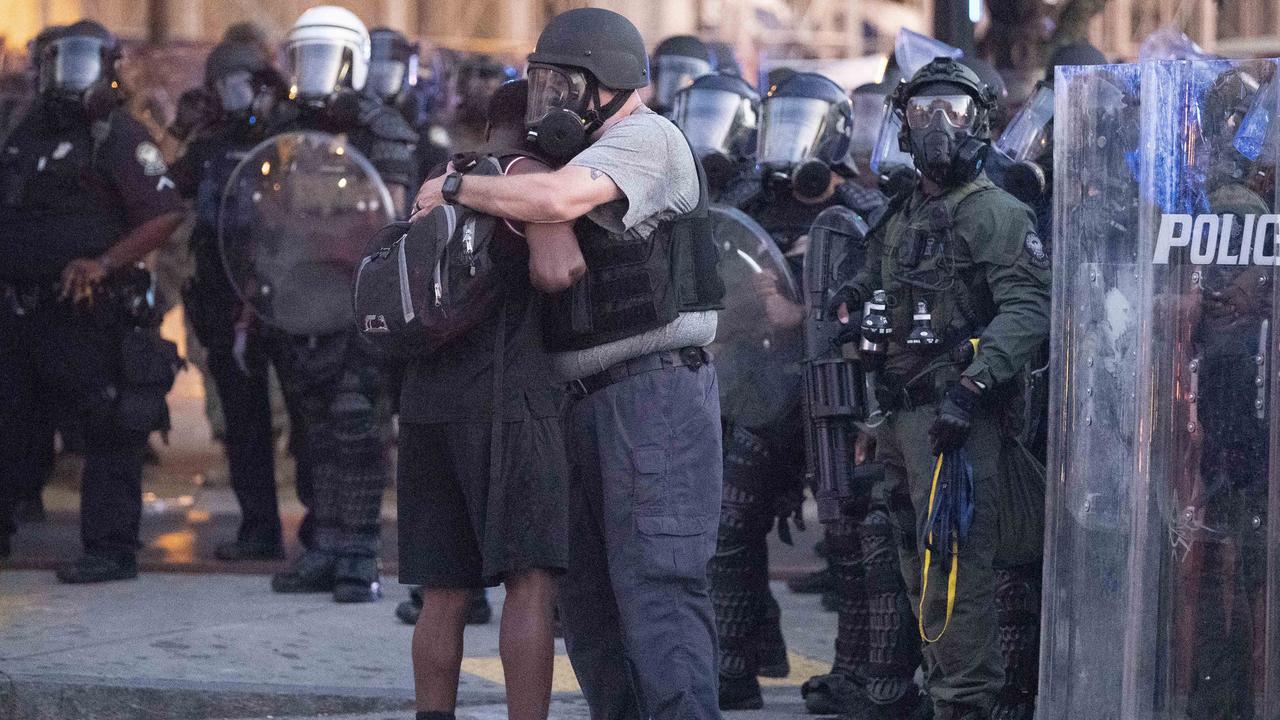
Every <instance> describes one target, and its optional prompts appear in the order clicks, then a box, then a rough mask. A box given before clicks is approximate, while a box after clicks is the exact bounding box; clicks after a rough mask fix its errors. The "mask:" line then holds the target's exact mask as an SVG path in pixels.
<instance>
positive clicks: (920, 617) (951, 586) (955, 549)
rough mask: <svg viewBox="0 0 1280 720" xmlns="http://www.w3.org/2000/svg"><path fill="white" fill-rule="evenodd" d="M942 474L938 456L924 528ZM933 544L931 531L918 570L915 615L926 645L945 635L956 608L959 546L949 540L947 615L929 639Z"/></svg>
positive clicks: (929, 520)
mask: <svg viewBox="0 0 1280 720" xmlns="http://www.w3.org/2000/svg"><path fill="white" fill-rule="evenodd" d="M941 474H942V455H938V462H937V464H936V465H934V467H933V485H932V486H931V487H930V488H929V517H928V520H927V524H926V527H929V528H932V527H933V500H934V497H935V496H936V495H937V492H938V477H939V476H940V475H941ZM932 544H933V531H932V530H930V531H929V536H928V537H927V538H926V539H925V546H924V567H923V568H922V569H921V570H920V608H919V612H917V613H916V618H917V622H918V625H919V628H920V639H921V640H924V641H925V642H926V643H935V642H938V641H939V640H941V639H942V636H943V635H946V634H947V627H948V626H950V625H951V613H952V612H953V611H954V610H955V607H956V579H957V578H958V577H959V576H960V544H959V542H958V541H957V540H956V539H955V538H952V540H951V572H950V573H949V576H948V577H947V614H946V617H945V618H944V619H943V621H942V629H941V630H939V631H938V634H937V636H936V637H929V633H928V632H927V631H926V630H925V629H924V602H925V598H926V597H928V595H929V564H930V561H931V560H932V559H933V554H932V552H931V551H930V550H929V546H930V545H932Z"/></svg>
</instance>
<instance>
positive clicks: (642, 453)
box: [631, 445, 668, 518]
mask: <svg viewBox="0 0 1280 720" xmlns="http://www.w3.org/2000/svg"><path fill="white" fill-rule="evenodd" d="M666 477H667V454H666V452H665V451H664V450H663V449H662V448H661V447H659V446H657V445H645V446H641V447H638V448H636V449H634V450H632V451H631V507H632V511H633V512H634V513H635V515H636V517H637V518H641V517H645V518H648V517H661V516H663V515H664V514H665V513H666V510H667V503H666V500H667V498H666V495H667V492H668V488H667V487H666Z"/></svg>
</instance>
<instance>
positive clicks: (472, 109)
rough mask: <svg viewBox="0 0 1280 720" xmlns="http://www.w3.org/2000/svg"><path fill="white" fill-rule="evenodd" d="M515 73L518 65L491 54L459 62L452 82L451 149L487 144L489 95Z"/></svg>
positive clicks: (449, 117)
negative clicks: (502, 61) (500, 59)
mask: <svg viewBox="0 0 1280 720" xmlns="http://www.w3.org/2000/svg"><path fill="white" fill-rule="evenodd" d="M515 76H516V71H515V68H513V67H510V66H508V65H504V64H502V63H501V62H499V61H498V60H496V59H495V58H493V57H491V56H489V55H469V56H467V57H465V58H463V59H462V61H461V62H459V63H458V66H457V68H456V69H455V71H454V74H453V78H452V82H451V85H450V93H449V112H448V118H447V129H448V132H449V148H450V150H451V151H452V152H464V151H468V150H473V149H475V148H478V147H480V146H481V145H483V144H484V137H485V135H484V131H485V125H486V121H487V119H488V118H487V115H486V112H487V110H488V106H489V98H491V97H493V93H494V91H496V90H497V89H498V87H499V86H501V85H502V84H503V83H504V82H506V81H508V80H512V79H514V78H515Z"/></svg>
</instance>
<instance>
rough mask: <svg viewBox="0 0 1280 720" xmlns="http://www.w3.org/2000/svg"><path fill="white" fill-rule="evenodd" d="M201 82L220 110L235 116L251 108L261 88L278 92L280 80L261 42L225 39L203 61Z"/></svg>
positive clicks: (262, 90) (261, 90)
mask: <svg viewBox="0 0 1280 720" xmlns="http://www.w3.org/2000/svg"><path fill="white" fill-rule="evenodd" d="M204 83H205V87H206V88H207V89H208V90H210V91H211V92H212V93H213V95H214V96H216V97H217V99H218V105H219V106H220V107H221V108H222V111H223V112H224V113H227V114H229V115H235V114H239V113H244V112H248V111H250V109H251V108H252V106H253V103H254V101H255V100H257V99H258V97H259V94H260V93H262V92H264V89H267V90H268V91H270V92H272V93H273V94H274V93H275V92H278V91H279V89H280V85H282V80H281V78H280V76H279V74H278V73H277V72H276V70H275V68H273V67H272V66H271V59H270V58H269V57H268V56H267V54H266V53H265V52H264V50H263V47H262V46H261V45H260V44H258V43H254V42H240V41H227V40H224V41H223V42H220V43H218V44H217V45H215V46H214V47H213V50H211V51H210V52H209V57H208V58H207V59H206V60H205V64H204Z"/></svg>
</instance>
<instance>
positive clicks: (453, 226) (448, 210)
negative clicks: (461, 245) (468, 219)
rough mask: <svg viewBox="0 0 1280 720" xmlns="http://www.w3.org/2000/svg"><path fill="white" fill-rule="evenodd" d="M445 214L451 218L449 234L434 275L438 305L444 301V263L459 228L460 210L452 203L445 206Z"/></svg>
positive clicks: (437, 260) (438, 258)
mask: <svg viewBox="0 0 1280 720" xmlns="http://www.w3.org/2000/svg"><path fill="white" fill-rule="evenodd" d="M444 211H445V215H446V216H447V217H448V220H449V236H448V238H446V239H445V241H444V247H443V248H442V249H441V251H440V255H439V256H438V257H437V258H436V269H435V275H434V277H433V280H434V284H435V300H436V307H440V305H441V304H442V303H443V302H444V264H445V263H446V262H447V261H448V257H449V243H450V242H452V240H453V233H454V231H455V230H457V229H458V211H457V210H455V209H454V207H453V206H452V205H445V206H444Z"/></svg>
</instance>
